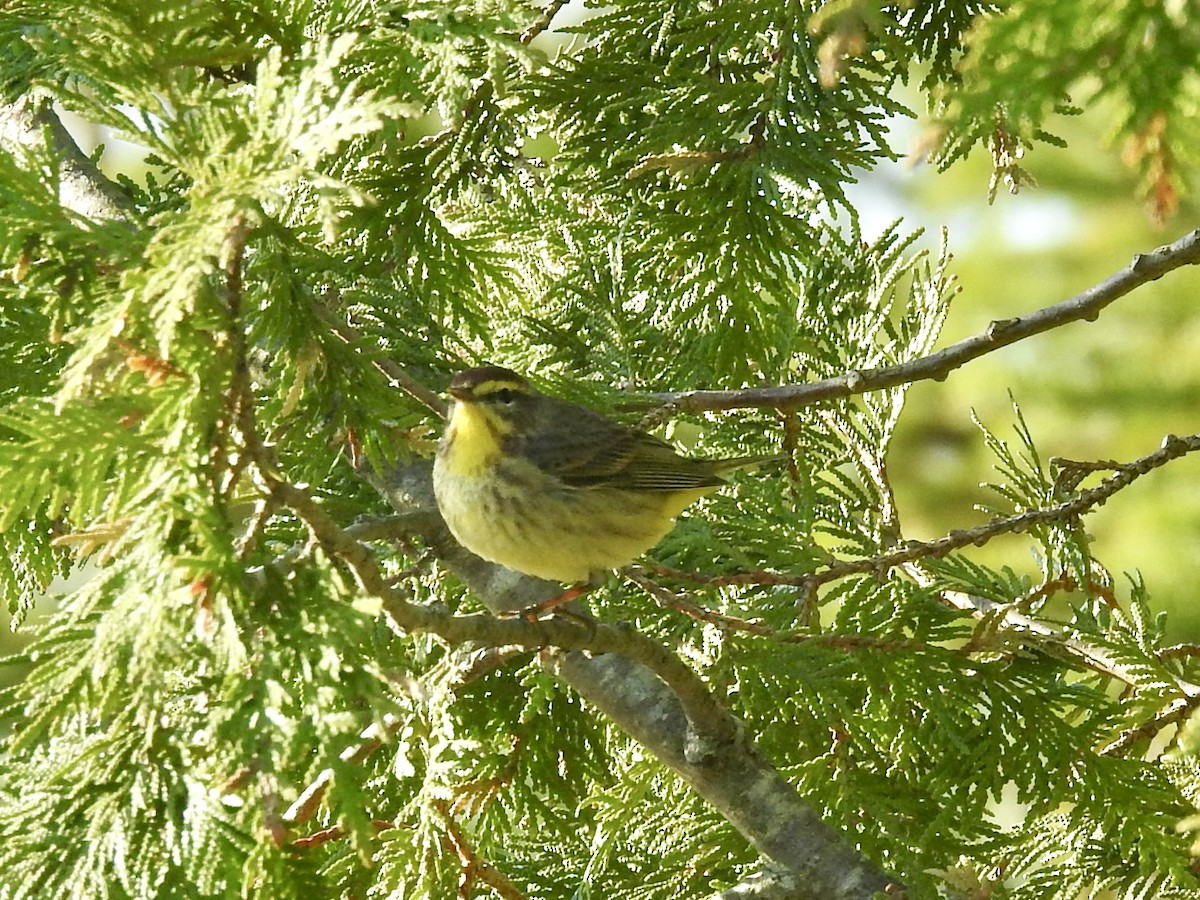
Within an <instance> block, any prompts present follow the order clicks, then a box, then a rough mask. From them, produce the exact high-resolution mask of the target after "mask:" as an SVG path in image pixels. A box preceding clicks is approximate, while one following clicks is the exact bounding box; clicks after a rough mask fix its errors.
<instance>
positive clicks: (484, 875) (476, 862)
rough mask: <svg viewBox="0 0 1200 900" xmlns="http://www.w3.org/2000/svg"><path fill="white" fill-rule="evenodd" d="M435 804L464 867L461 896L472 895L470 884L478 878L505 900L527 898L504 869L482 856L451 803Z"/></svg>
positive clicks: (439, 801)
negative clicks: (453, 812) (465, 832)
mask: <svg viewBox="0 0 1200 900" xmlns="http://www.w3.org/2000/svg"><path fill="white" fill-rule="evenodd" d="M433 808H434V809H435V810H436V811H437V813H438V815H439V817H440V818H441V820H442V826H443V827H444V828H445V829H446V840H447V841H448V842H449V843H450V847H451V849H452V850H453V851H454V854H455V855H456V856H457V857H458V860H459V862H460V863H461V864H462V867H463V870H462V874H461V876H460V877H459V896H460V897H470V896H472V894H473V891H472V890H471V884H472V882H474V881H475V880H476V879H478V880H480V881H482V882H483V883H484V884H486V885H487V886H488V887H490V888H491V889H492V890H493V891H495V892H496V894H497V895H498V896H499V897H501V898H502V900H526V898H525V895H524V894H522V893H521V892H520V891H519V890H517V886H516V885H515V884H513V883H512V882H511V881H510V880H509V879H508V878H507V877H506V876H505V875H504V873H503V872H501V871H500V870H499V869H497V868H496V867H495V866H493V865H492V864H491V863H489V862H488V861H487V860H485V859H483V858H482V857H480V856H479V854H478V853H477V852H476V851H475V848H474V847H472V846H471V843H470V842H469V841H468V840H467V838H466V835H464V834H463V833H462V829H461V828H460V827H459V825H458V822H457V821H455V819H454V816H453V815H451V812H450V805H449V804H448V803H447V802H446V801H445V800H435V801H434V802H433Z"/></svg>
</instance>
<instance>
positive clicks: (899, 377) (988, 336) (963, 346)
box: [649, 229, 1200, 412]
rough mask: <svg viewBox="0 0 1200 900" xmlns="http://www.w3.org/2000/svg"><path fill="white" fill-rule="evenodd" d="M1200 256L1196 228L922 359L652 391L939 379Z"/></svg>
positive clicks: (834, 394)
mask: <svg viewBox="0 0 1200 900" xmlns="http://www.w3.org/2000/svg"><path fill="white" fill-rule="evenodd" d="M1197 262H1200V229H1198V230H1196V231H1193V232H1191V233H1190V234H1187V235H1185V236H1183V237H1182V238H1180V239H1179V240H1177V241H1175V242H1174V243H1171V244H1166V245H1164V246H1162V247H1159V248H1158V249H1156V250H1152V251H1150V252H1149V253H1145V254H1139V255H1137V256H1135V257H1134V258H1133V261H1132V262H1131V263H1130V264H1129V265H1128V266H1126V267H1125V268H1124V269H1122V270H1121V271H1120V272H1117V273H1116V274H1115V275H1110V276H1109V277H1108V278H1106V279H1104V281H1101V282H1100V283H1099V284H1096V285H1093V286H1092V287H1090V288H1088V289H1087V290H1085V291H1083V292H1081V293H1079V294H1076V295H1075V296H1074V297H1071V298H1070V299H1068V300H1063V301H1062V302H1061V303H1055V304H1053V305H1052V306H1047V307H1045V308H1043V309H1039V310H1037V311H1036V312H1032V313H1029V314H1028V315H1024V316H1017V317H1015V318H1011V319H1001V320H998V321H995V322H992V324H991V325H989V326H988V327H987V329H986V330H985V331H983V332H981V333H979V334H976V335H974V336H972V337H969V338H966V339H965V340H961V341H959V342H958V343H957V344H952V345H951V346H949V347H947V348H945V349H944V350H939V351H938V352H937V353H931V354H930V355H928V356H923V357H921V358H920V359H914V360H911V361H910V362H905V363H900V364H899V365H894V366H882V367H880V368H878V369H867V370H865V371H859V372H847V373H846V374H844V375H839V376H837V377H836V378H826V379H824V380H823V381H814V382H812V383H809V384H787V385H781V386H779V387H763V388H748V389H746V390H738V391H679V392H673V393H659V394H650V395H649V396H650V398H651V399H653V400H656V401H658V402H660V403H664V404H671V405H672V406H673V408H674V409H675V410H676V411H678V412H699V411H702V410H725V409H783V410H788V409H796V408H797V407H801V406H808V405H810V404H813V403H818V402H820V401H822V400H832V399H835V398H838V397H849V396H851V395H853V394H862V393H866V392H868V391H877V390H881V389H883V388H889V387H895V386H897V385H901V384H910V383H912V382H914V381H924V380H926V379H934V380H937V381H940V380H942V379H943V378H945V377H946V376H947V375H949V374H950V373H951V372H952V371H954V370H955V369H957V368H958V367H959V366H961V365H963V364H965V363H968V362H970V361H971V360H973V359H977V358H979V357H980V356H984V355H985V354H988V353H991V352H992V351H994V350H999V349H1000V348H1001V347H1006V346H1008V345H1009V344H1013V343H1016V342H1017V341H1020V340H1023V339H1025V338H1027V337H1031V336H1033V335H1035V334H1041V333H1043V332H1046V331H1050V330H1051V329H1054V328H1057V327H1059V326H1060V325H1065V324H1067V323H1069V322H1076V321H1079V320H1081V319H1082V320H1084V321H1088V322H1090V321H1094V320H1095V319H1096V318H1097V317H1098V316H1099V315H1100V312H1101V311H1102V310H1103V309H1104V308H1105V307H1106V306H1108V305H1109V304H1110V303H1112V302H1113V301H1114V300H1118V299H1120V298H1121V297H1124V296H1125V295H1126V294H1128V293H1130V292H1131V291H1133V290H1134V289H1135V288H1139V287H1141V286H1142V285H1144V284H1147V283H1149V282H1151V281H1154V280H1156V279H1158V278H1161V277H1162V276H1163V275H1165V274H1167V273H1168V272H1171V271H1173V270H1174V269H1178V268H1181V267H1182V266H1187V265H1194V264H1195V263H1197Z"/></svg>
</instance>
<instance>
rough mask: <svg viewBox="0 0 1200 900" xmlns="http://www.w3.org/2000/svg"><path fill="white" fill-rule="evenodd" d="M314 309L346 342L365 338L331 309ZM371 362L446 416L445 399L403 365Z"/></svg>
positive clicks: (410, 392)
mask: <svg viewBox="0 0 1200 900" xmlns="http://www.w3.org/2000/svg"><path fill="white" fill-rule="evenodd" d="M315 310H316V314H317V316H318V317H319V318H320V319H321V321H323V322H324V323H325V324H326V325H328V326H329V330H330V331H332V332H333V333H334V334H336V335H337V336H338V337H339V338H341V340H343V341H345V342H346V343H347V344H350V345H357V344H361V343H363V342H364V341H365V340H366V339H365V338H364V337H363V335H362V334H361V333H360V332H359V331H358V330H357V329H355V328H354V327H353V326H351V325H349V324H347V323H346V322H344V321H342V320H341V319H339V318H338V317H337V316H336V315H335V314H334V313H333V312H332V311H330V310H328V309H325V308H324V307H321V306H317V307H315ZM371 363H372V365H374V366H375V368H377V369H378V370H379V371H380V372H382V373H383V374H384V375H385V376H386V377H387V379H388V381H389V382H390V383H391V384H392V386H393V387H397V388H399V389H400V390H402V391H404V392H405V393H406V394H408V395H409V396H410V397H412V398H413V399H414V400H416V401H417V402H418V403H420V404H421V405H422V406H424V407H425V408H426V409H428V410H429V411H430V412H432V413H433V414H434V415H436V416H437V417H438V418H439V419H444V418H446V401H444V400H443V399H442V398H441V397H440V396H439V395H438V394H437V392H436V391H431V390H430V389H429V388H427V387H425V385H423V384H421V383H420V382H419V381H417V380H416V379H415V378H413V377H412V376H411V375H409V374H408V373H407V372H406V371H404V367H403V366H401V365H400V364H399V363H397V362H395V361H393V360H390V359H387V358H374V359H372V361H371Z"/></svg>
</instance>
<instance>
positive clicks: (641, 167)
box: [625, 114, 767, 181]
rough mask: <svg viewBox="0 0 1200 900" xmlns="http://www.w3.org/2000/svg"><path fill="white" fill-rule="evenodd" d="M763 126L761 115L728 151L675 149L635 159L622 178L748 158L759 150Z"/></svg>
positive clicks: (762, 138) (685, 169)
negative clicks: (746, 137) (742, 139)
mask: <svg viewBox="0 0 1200 900" xmlns="http://www.w3.org/2000/svg"><path fill="white" fill-rule="evenodd" d="M766 128H767V117H766V115H765V114H764V115H761V116H759V117H758V119H756V120H755V122H754V124H753V125H751V126H750V139H749V140H748V141H746V142H745V143H744V144H742V145H740V146H738V147H735V148H734V149H732V150H678V151H675V152H673V153H652V154H650V155H649V156H645V157H643V158H642V159H640V160H638V164H637V165H636V166H634V167H633V168H632V169H630V170H629V171H628V172H626V173H625V177H626V178H627V179H628V180H630V181H633V180H635V179H638V178H641V177H642V176H643V175H647V174H649V173H650V172H653V171H655V170H656V169H669V170H670V171H672V172H683V171H688V170H690V169H698V168H702V167H705V166H715V165H717V164H718V163H724V162H736V161H738V160H743V159H749V158H750V157H752V156H754V155H756V154H758V153H760V152H761V151H762V149H763V147H764V146H765V144H766V141H765V138H764V135H765V133H766Z"/></svg>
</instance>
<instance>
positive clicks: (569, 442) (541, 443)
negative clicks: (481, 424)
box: [522, 398, 724, 491]
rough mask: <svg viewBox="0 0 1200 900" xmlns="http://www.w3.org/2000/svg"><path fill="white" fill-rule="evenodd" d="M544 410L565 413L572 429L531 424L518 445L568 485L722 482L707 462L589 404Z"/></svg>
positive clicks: (680, 486) (685, 486)
mask: <svg viewBox="0 0 1200 900" xmlns="http://www.w3.org/2000/svg"><path fill="white" fill-rule="evenodd" d="M544 399H551V398H544ZM546 412H547V414H548V415H555V413H558V415H560V416H562V417H563V418H567V420H568V421H570V422H571V423H572V428H571V429H570V430H569V431H568V430H564V429H559V428H549V429H535V433H534V434H533V435H531V436H530V437H528V438H526V439H525V441H524V445H523V447H522V450H523V451H524V455H525V456H526V457H527V458H528V459H529V460H530V461H531V462H532V463H533V464H534V465H536V466H537V467H538V468H539V469H541V470H542V471H544V472H546V473H548V474H550V475H553V476H555V477H556V478H558V479H559V480H561V481H562V482H563V483H564V484H567V485H569V486H571V487H579V488H600V487H613V488H623V489H625V490H640V491H680V490H694V489H698V488H706V487H717V486H718V485H721V484H723V483H724V481H723V480H722V479H721V478H719V477H717V476H716V475H714V474H713V466H712V464H711V463H709V462H708V461H706V460H697V459H687V458H686V457H682V456H680V455H679V454H678V453H676V452H675V451H674V450H673V449H671V446H670V445H669V444H667V443H666V442H664V441H661V440H659V439H658V438H656V437H654V436H653V435H651V434H647V433H646V432H644V431H639V430H637V429H636V428H627V427H625V426H624V425H618V424H617V423H616V422H612V421H610V420H608V419H606V418H604V417H603V416H601V415H599V414H598V413H594V412H592V411H591V410H589V409H586V408H583V407H577V406H574V405H573V404H572V405H571V409H570V410H569V414H564V411H562V410H555V409H554V408H553V407H548V408H547V410H546ZM561 420H562V419H561V418H560V419H559V421H561Z"/></svg>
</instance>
